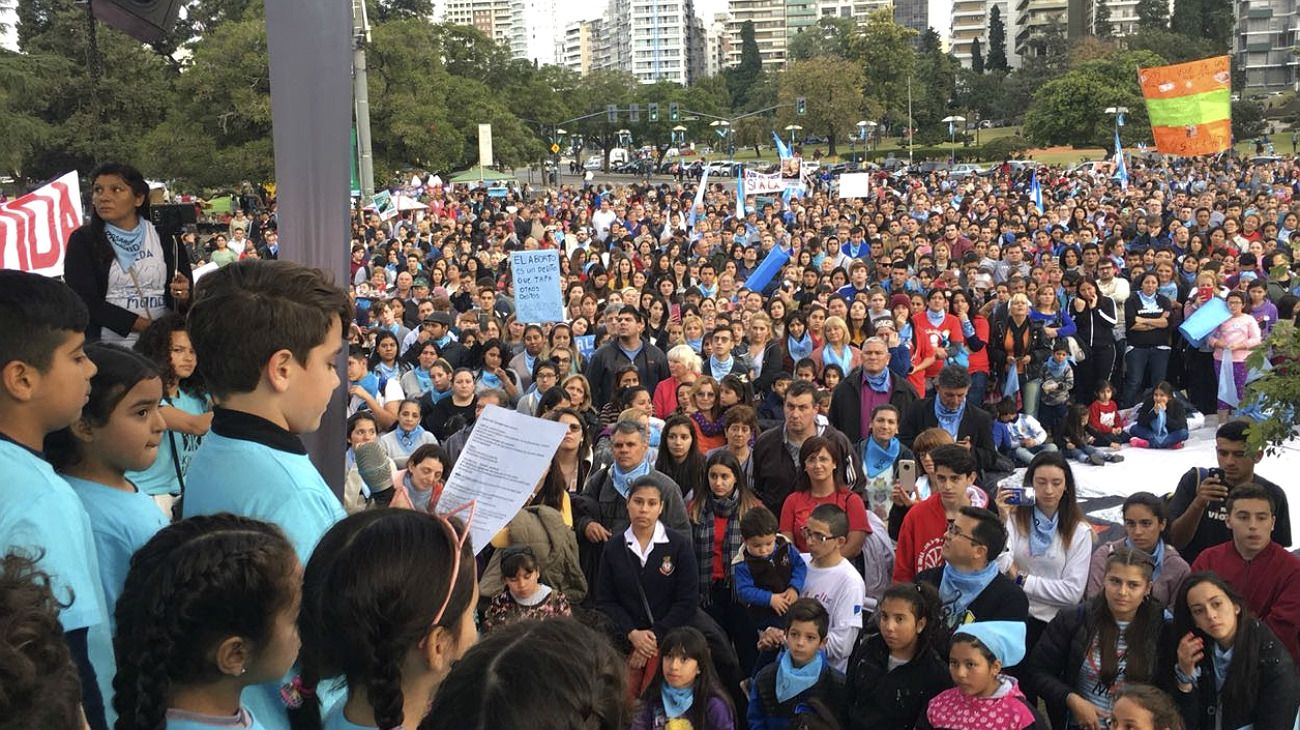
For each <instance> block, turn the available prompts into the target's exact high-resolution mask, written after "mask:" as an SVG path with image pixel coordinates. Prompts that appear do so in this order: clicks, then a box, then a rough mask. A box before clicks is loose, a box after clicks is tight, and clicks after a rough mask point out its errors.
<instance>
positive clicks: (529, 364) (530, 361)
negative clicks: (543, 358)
mask: <svg viewBox="0 0 1300 730" xmlns="http://www.w3.org/2000/svg"><path fill="white" fill-rule="evenodd" d="M536 364H537V358H536V357H535V356H533V355H529V354H528V351H527V350H524V369H525V370H527V371H528V375H529V377H532V373H533V366H534V365H536Z"/></svg>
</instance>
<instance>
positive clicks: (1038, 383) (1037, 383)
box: [1020, 374, 1043, 418]
mask: <svg viewBox="0 0 1300 730" xmlns="http://www.w3.org/2000/svg"><path fill="white" fill-rule="evenodd" d="M1042 392H1043V379H1042V378H1034V379H1033V380H1030V379H1029V378H1026V377H1025V376H1024V375H1023V374H1021V375H1020V406H1021V408H1020V412H1021V413H1024V414H1025V415H1026V416H1033V417H1034V418H1038V396H1039V395H1040V394H1041V393H1042Z"/></svg>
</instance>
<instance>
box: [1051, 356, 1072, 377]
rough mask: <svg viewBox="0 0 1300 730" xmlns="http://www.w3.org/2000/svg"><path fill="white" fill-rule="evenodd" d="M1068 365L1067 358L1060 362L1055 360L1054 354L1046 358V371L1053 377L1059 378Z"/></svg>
mask: <svg viewBox="0 0 1300 730" xmlns="http://www.w3.org/2000/svg"><path fill="white" fill-rule="evenodd" d="M1069 366H1070V361H1069V360H1062V361H1060V362H1057V361H1056V357H1055V356H1052V357H1049V358H1047V365H1046V367H1047V372H1048V373H1049V374H1051V376H1052V377H1053V378H1060V377H1062V376H1064V375H1065V371H1066V369H1067V368H1069Z"/></svg>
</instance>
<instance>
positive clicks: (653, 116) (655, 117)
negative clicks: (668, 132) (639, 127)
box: [645, 101, 659, 123]
mask: <svg viewBox="0 0 1300 730" xmlns="http://www.w3.org/2000/svg"><path fill="white" fill-rule="evenodd" d="M645 109H646V116H648V117H649V118H650V122H651V123H654V122H657V121H659V105H658V104H656V103H655V102H653V101H652V102H650V103H649V104H646V105H645Z"/></svg>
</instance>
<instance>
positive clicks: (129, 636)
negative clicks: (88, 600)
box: [113, 514, 302, 730]
mask: <svg viewBox="0 0 1300 730" xmlns="http://www.w3.org/2000/svg"><path fill="white" fill-rule="evenodd" d="M301 584H302V569H301V567H300V566H299V564H298V558H297V555H296V554H295V553H294V550H293V547H292V546H291V545H290V544H289V541H288V540H287V539H285V537H284V533H282V532H280V530H279V528H277V527H275V526H274V525H271V524H268V523H265V522H259V521H257V520H252V519H248V518H245V517H237V516H235V515H230V514H217V515H211V516H206V517H192V518H190V519H188V520H184V521H182V522H178V523H176V524H174V525H171V526H168V527H165V528H163V529H162V530H161V531H159V532H158V533H157V534H156V535H154V536H153V538H152V539H150V540H149V542H147V543H145V545H144V547H142V548H140V550H139V551H138V552H137V553H136V554H135V557H134V559H133V560H132V561H131V569H130V571H129V572H128V573H127V576H126V585H125V587H124V588H123V590H122V595H121V597H120V598H119V599H118V602H117V612H116V618H117V636H116V638H115V639H114V649H115V650H116V653H117V660H118V665H117V676H116V678H115V679H114V680H113V689H114V697H113V708H114V709H115V710H117V714H118V719H117V725H116V726H115V727H116V730H200V729H201V728H210V727H239V728H263V727H265V725H262V724H260V723H259V722H258V718H256V717H253V715H252V713H251V712H250V711H249V710H248V709H247V708H246V707H244V706H243V705H242V704H241V703H240V693H241V692H243V690H244V688H245V687H249V686H251V685H255V684H261V683H265V682H271V681H275V680H279V679H280V678H281V677H283V676H284V674H285V673H286V672H287V671H288V669H289V667H290V665H292V664H293V661H294V658H295V657H297V656H298V647H299V641H298V630H297V626H296V623H295V619H296V618H297V616H298V609H299V605H300V603H301V599H302V590H301Z"/></svg>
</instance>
